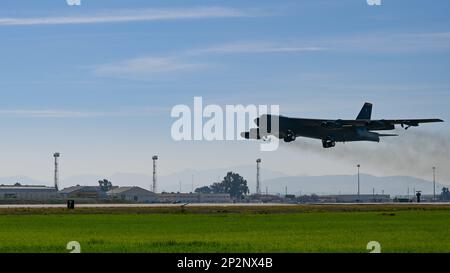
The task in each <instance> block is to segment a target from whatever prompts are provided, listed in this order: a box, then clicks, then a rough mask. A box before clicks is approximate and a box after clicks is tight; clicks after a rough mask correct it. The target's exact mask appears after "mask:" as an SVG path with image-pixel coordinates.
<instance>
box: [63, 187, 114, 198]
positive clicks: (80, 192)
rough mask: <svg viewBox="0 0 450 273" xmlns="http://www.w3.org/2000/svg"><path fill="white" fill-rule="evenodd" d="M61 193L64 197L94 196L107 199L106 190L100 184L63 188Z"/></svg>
mask: <svg viewBox="0 0 450 273" xmlns="http://www.w3.org/2000/svg"><path fill="white" fill-rule="evenodd" d="M59 194H60V195H61V197H63V198H92V199H105V198H107V195H106V192H105V191H103V190H102V188H101V187H99V186H79V185H77V186H73V187H68V188H65V189H62V190H61V191H59Z"/></svg>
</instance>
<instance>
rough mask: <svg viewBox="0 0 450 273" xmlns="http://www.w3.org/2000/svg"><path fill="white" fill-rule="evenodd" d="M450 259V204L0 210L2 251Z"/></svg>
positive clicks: (22, 208) (24, 208)
mask: <svg viewBox="0 0 450 273" xmlns="http://www.w3.org/2000/svg"><path fill="white" fill-rule="evenodd" d="M69 241H78V242H79V243H80V245H81V251H82V252H368V250H366V245H367V243H368V242H369V241H378V242H379V243H380V244H381V248H382V249H381V250H382V252H450V205H448V204H430V205H426V204H423V205H422V204H398V205H395V204H377V205H374V204H357V205H344V204H341V205H290V206H284V205H277V206H268V205H265V206H250V205H246V206H239V205H232V206H222V205H219V206H214V205H210V206H205V205H203V206H199V205H188V206H181V205H169V206H149V207H145V206H144V207H133V206H125V207H77V208H76V209H75V210H67V209H65V208H62V207H26V206H25V207H13V208H11V207H10V208H5V207H0V252H33V253H34V252H69V251H68V250H66V245H67V243H68V242H69Z"/></svg>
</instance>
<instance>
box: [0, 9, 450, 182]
mask: <svg viewBox="0 0 450 273" xmlns="http://www.w3.org/2000/svg"><path fill="white" fill-rule="evenodd" d="M1 5H2V7H1V9H0V37H1V38H0V41H1V42H0V64H1V65H0V95H1V99H0V125H1V129H2V130H1V131H0V132H1V134H0V138H1V141H0V151H1V156H0V176H2V177H6V176H15V175H26V176H29V177H33V178H36V179H40V180H43V181H49V184H51V181H52V175H53V174H52V171H53V169H52V168H53V165H52V164H53V158H52V154H53V152H56V151H58V152H60V153H61V158H60V161H61V176H63V177H64V176H66V177H67V176H74V175H82V174H100V175H104V176H108V175H111V174H114V173H116V172H131V173H144V174H151V172H152V169H151V164H152V162H151V157H152V155H154V154H158V155H159V158H160V160H159V162H158V164H159V166H158V167H159V169H158V171H159V174H161V175H165V174H170V173H175V172H178V171H181V170H184V169H209V168H223V167H230V168H232V166H236V165H243V164H245V165H248V164H254V161H255V159H256V158H258V157H261V158H262V159H263V168H267V169H271V170H276V171H280V172H283V173H286V174H289V175H300V174H302V175H303V174H306V175H324V174H350V173H354V172H355V164H356V163H361V165H362V166H363V171H364V172H365V173H370V174H373V175H412V176H417V177H426V176H427V174H424V173H423V172H420V173H419V172H414V169H415V167H414V165H412V166H411V171H409V170H408V169H407V168H400V169H393V168H391V169H390V168H385V167H383V168H381V167H380V166H379V164H380V163H379V162H380V161H373V160H367V157H368V155H367V153H365V152H360V153H359V152H358V151H361V149H366V147H367V149H369V151H370V150H371V149H377V147H381V148H382V147H383V145H384V144H383V142H381V143H356V144H354V145H355V147H358V149H356V150H355V153H356V154H353V155H352V156H351V157H349V158H345V156H332V155H331V156H330V154H331V153H333V151H321V150H320V149H319V150H317V149H302V148H301V145H296V146H295V147H294V145H292V146H289V145H284V144H283V145H282V146H281V147H280V149H279V150H277V151H276V152H260V150H259V143H258V142H253V141H251V142H247V141H239V142H236V141H228V142H224V141H212V142H208V141H197V142H195V141H180V142H177V141H174V140H173V139H172V138H171V134H170V132H171V131H170V129H171V126H172V124H173V122H174V121H175V119H174V118H173V117H171V116H170V111H171V109H172V107H174V106H175V105H178V104H186V105H189V106H192V104H193V100H194V97H195V96H201V97H202V98H203V100H204V103H205V104H218V105H221V106H222V105H226V104H244V105H247V104H256V105H259V104H264V105H269V104H270V105H271V104H277V105H280V112H281V114H283V115H288V116H296V117H297V116H298V117H309V118H330V119H338V118H342V119H352V118H355V117H356V115H357V113H358V112H359V110H360V108H361V106H362V105H363V103H364V102H366V101H367V102H372V103H373V104H374V109H373V116H372V117H373V118H385V119H388V118H442V119H444V120H450V108H449V107H448V102H449V101H450V77H449V76H448V75H449V71H450V69H449V68H450V54H449V53H450V18H449V14H450V2H449V1H446V0H436V1H433V2H432V3H430V2H428V1H423V0H422V1H418V0H395V1H394V0H382V5H381V6H369V5H368V4H367V3H366V1H365V0H341V1H322V0H310V1H298V0H293V1H264V0H258V1H256V0H255V1H250V0H248V1H242V0H239V1H233V0H227V1H219V0H210V1H194V0H193V1H148V0H146V1H144V0H142V1H138V0H127V1H124V0H121V1H119V0H108V1H106V0H81V5H79V6H69V5H68V4H67V3H66V1H65V0H48V1H47V0H40V1H25V0H6V1H2V3H1ZM411 130H415V131H417V132H419V133H426V134H430V136H432V135H433V134H439V136H440V138H439V139H440V140H443V141H444V142H445V140H446V139H447V136H450V127H449V125H448V123H442V124H432V125H424V126H421V127H420V128H413V129H411ZM408 133H409V132H408ZM402 134H403V132H402ZM442 136H443V137H442ZM402 137H403V135H402V136H400V137H399V138H396V139H395V140H388V141H391V144H392V141H393V143H394V144H395V146H396V147H397V146H398V147H400V148H401V149H411V147H402V145H409V144H410V143H405V142H403V141H402ZM303 141H308V140H304V139H299V140H297V142H301V143H303ZM431 142H433V140H431ZM311 145H318V146H319V147H320V145H321V143H320V141H318V142H311ZM351 145H353V144H345V146H346V151H347V150H349V149H350V150H351V147H352V146H351ZM376 145H378V146H376ZM338 146H339V144H338ZM374 147H375V148H374ZM389 147H391V146H389ZM449 150H450V149H449ZM446 151H447V150H445V151H444V152H446ZM448 155H449V157H450V154H448ZM376 156H380V155H378V154H377V155H376ZM446 156H447V154H445V153H444V155H443V157H444V158H445V157H446ZM441 158H442V157H441ZM364 163H367V164H366V165H364ZM383 164H388V165H389V164H390V163H389V157H387V159H386V160H384V163H383ZM430 164H437V165H438V167H442V168H445V166H444V165H442V164H441V166H439V162H430ZM422 167H423V168H425V169H426V168H428V166H425V167H424V166H422ZM430 168H431V165H430ZM442 182H443V183H448V184H450V180H449V181H442Z"/></svg>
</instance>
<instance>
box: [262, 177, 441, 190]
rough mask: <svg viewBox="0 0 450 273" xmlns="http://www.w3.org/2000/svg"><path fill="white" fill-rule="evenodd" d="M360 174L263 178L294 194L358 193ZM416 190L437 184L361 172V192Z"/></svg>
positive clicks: (439, 188) (266, 183)
mask: <svg viewBox="0 0 450 273" xmlns="http://www.w3.org/2000/svg"><path fill="white" fill-rule="evenodd" d="M357 181H358V178H357V176H356V175H329V176H290V177H279V178H275V179H267V180H265V181H262V184H263V185H262V188H263V189H264V188H265V187H266V186H267V187H268V188H269V191H270V192H272V193H284V191H285V187H286V186H287V188H288V192H289V193H293V194H300V192H301V193H302V194H311V193H316V194H339V193H342V194H344V193H347V194H348V193H356V192H357V187H358V186H357ZM408 187H409V191H410V194H412V193H413V190H414V189H415V190H421V191H422V192H423V193H424V194H430V193H432V192H433V183H432V182H431V181H427V180H423V179H419V178H414V177H409V176H387V177H377V176H373V175H367V174H361V176H360V191H361V193H372V190H373V188H375V192H376V193H381V192H382V191H383V190H384V192H385V193H386V194H391V195H406V194H407V191H408ZM436 187H437V189H436V193H440V191H441V189H442V187H443V185H442V184H439V183H436Z"/></svg>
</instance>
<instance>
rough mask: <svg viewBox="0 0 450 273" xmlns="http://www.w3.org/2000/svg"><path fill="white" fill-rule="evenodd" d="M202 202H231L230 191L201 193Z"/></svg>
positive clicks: (200, 200)
mask: <svg viewBox="0 0 450 273" xmlns="http://www.w3.org/2000/svg"><path fill="white" fill-rule="evenodd" d="M199 202H200V203H230V202H231V198H230V194H228V193H200V194H199Z"/></svg>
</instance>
